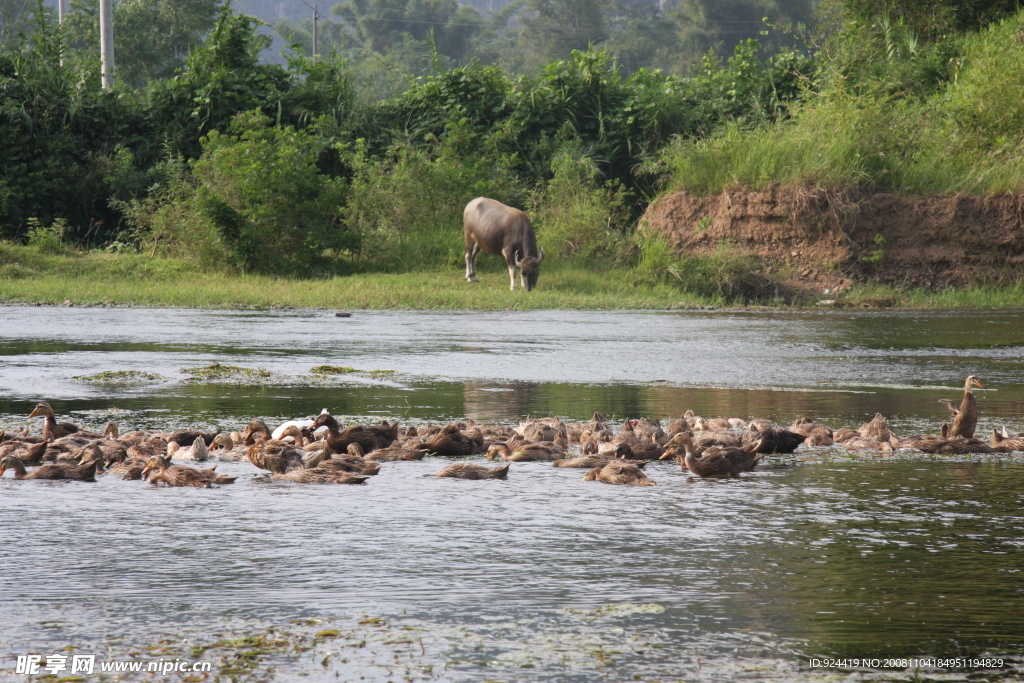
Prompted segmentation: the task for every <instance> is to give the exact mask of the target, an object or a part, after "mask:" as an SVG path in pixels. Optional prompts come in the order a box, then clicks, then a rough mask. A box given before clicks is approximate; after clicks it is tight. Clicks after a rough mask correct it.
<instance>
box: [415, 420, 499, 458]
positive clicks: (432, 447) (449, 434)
mask: <svg viewBox="0 0 1024 683" xmlns="http://www.w3.org/2000/svg"><path fill="white" fill-rule="evenodd" d="M423 445H424V446H425V447H426V449H427V452H428V453H433V454H435V455H448V456H463V455H473V454H476V453H483V452H485V449H484V448H483V437H481V438H480V439H479V440H477V439H471V438H470V437H468V436H466V435H465V434H463V433H462V431H461V430H460V429H459V425H457V424H456V423H454V422H452V423H449V424H446V425H445V426H444V427H443V428H442V429H441V431H440V432H438V433H437V434H435V435H434V436H433V437H431V439H430V440H429V441H425V442H424V443H423Z"/></svg>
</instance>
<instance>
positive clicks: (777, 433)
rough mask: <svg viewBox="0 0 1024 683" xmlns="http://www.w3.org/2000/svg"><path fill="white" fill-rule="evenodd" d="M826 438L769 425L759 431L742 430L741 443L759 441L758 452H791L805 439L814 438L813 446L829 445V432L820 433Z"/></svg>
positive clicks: (830, 437)
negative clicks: (825, 433)
mask: <svg viewBox="0 0 1024 683" xmlns="http://www.w3.org/2000/svg"><path fill="white" fill-rule="evenodd" d="M822 436H823V437H825V439H827V443H825V442H824V441H825V439H822V438H820V437H819V436H817V434H816V433H812V434H811V436H807V437H805V436H804V435H803V434H797V433H796V432H791V431H789V430H788V429H782V428H781V427H769V428H768V429H763V430H761V431H757V430H753V431H751V430H747V431H746V432H743V437H742V438H743V445H744V446H746V445H749V444H751V443H754V442H755V441H760V442H761V447H760V448H759V449H758V452H759V453H792V452H793V451H795V450H796V448H797V446H799V445H800V444H802V443H805V442H806V439H814V444H813V445H815V446H831V445H832V436H831V434H827V435H822Z"/></svg>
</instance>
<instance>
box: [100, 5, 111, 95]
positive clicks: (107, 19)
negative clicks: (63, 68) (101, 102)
mask: <svg viewBox="0 0 1024 683" xmlns="http://www.w3.org/2000/svg"><path fill="white" fill-rule="evenodd" d="M111 4H112V0H100V81H101V82H102V84H103V87H104V88H109V87H111V86H112V85H114V13H113V10H112V8H111Z"/></svg>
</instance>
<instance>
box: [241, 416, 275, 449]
mask: <svg viewBox="0 0 1024 683" xmlns="http://www.w3.org/2000/svg"><path fill="white" fill-rule="evenodd" d="M240 435H241V437H242V439H241V441H242V443H244V444H245V445H246V446H251V445H253V444H254V443H256V442H257V441H259V440H260V439H261V438H262V439H263V440H264V441H270V440H271V439H272V438H274V437H273V436H272V434H271V432H270V427H268V426H267V423H266V422H264V421H263V420H260V419H259V418H256V419H254V420H249V424H247V425H246V426H245V429H243V430H242V431H241V434H240Z"/></svg>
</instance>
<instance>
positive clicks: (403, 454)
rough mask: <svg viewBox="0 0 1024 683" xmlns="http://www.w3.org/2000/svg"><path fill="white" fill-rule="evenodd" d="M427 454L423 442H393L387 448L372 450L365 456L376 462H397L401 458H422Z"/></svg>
mask: <svg viewBox="0 0 1024 683" xmlns="http://www.w3.org/2000/svg"><path fill="white" fill-rule="evenodd" d="M426 454H427V447H426V446H424V445H423V444H414V445H412V446H402V445H398V444H393V445H391V446H388V447H387V448H379V449H377V450H375V451H371V452H370V453H368V454H367V455H366V456H364V457H365V458H366V459H367V460H372V461H375V462H397V461H399V460H422V459H423V456H425V455H426Z"/></svg>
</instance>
